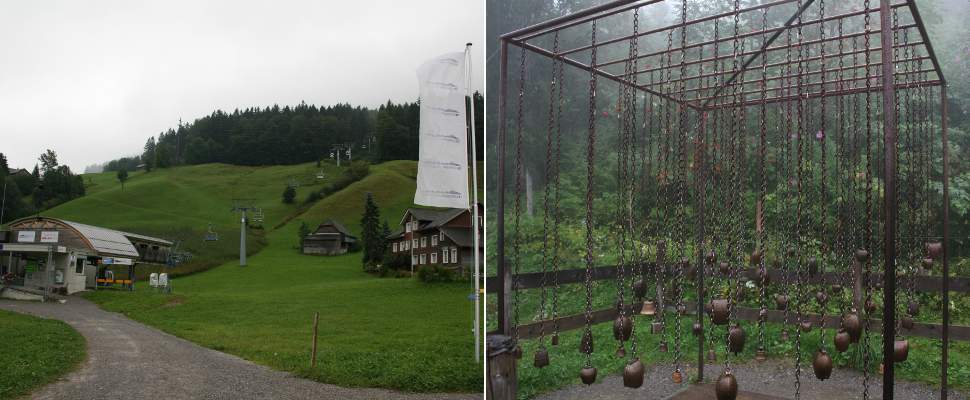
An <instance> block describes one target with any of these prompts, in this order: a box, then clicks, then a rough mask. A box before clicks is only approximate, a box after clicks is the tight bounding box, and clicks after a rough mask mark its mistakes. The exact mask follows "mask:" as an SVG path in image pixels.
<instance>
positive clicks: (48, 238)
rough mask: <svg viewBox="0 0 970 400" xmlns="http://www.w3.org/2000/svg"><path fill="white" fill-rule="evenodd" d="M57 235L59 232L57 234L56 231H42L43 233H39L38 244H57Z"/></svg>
mask: <svg viewBox="0 0 970 400" xmlns="http://www.w3.org/2000/svg"><path fill="white" fill-rule="evenodd" d="M58 233H59V232H57V231H44V232H41V233H40V242H41V243H57V237H58Z"/></svg>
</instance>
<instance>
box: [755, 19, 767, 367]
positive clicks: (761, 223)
mask: <svg viewBox="0 0 970 400" xmlns="http://www.w3.org/2000/svg"><path fill="white" fill-rule="evenodd" d="M761 26H762V32H763V33H762V34H761V43H762V47H764V46H765V45H766V44H767V43H768V9H767V8H764V9H763V10H762V11H761ZM767 101H768V52H767V51H764V52H761V120H760V121H759V126H760V127H761V132H760V133H761V134H760V136H759V138H758V175H759V176H760V179H761V191H760V192H759V193H758V210H759V212H758V213H757V215H756V216H755V218H758V228H759V229H758V249H757V251H758V252H759V253H760V254H761V263H760V265H758V268H759V276H760V277H761V281H760V282H759V285H758V286H760V292H759V296H758V298H759V300H760V306H761V308H760V310H766V307H767V306H766V305H765V296H766V293H765V290H766V286H768V270H767V267H766V265H765V264H766V263H767V259H768V257H767V256H766V255H767V247H768V246H767V244H766V243H765V225H766V224H765V214H766V212H765V208H766V207H765V197H766V194H767V193H768V177H767V175H768V174H767V173H766V171H765V161H766V157H767V150H768V135H767V134H768V125H767V117H768V114H767V113H768V104H767ZM760 310H759V318H758V346H759V350H762V351H763V350H764V349H765V345H766V342H765V324H766V323H767V322H768V321H767V320H766V318H761V317H760V315H761V314H760Z"/></svg>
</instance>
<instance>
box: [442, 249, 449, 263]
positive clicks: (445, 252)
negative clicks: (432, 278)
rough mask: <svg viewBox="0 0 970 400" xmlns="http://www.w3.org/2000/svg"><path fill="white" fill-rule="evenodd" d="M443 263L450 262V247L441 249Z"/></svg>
mask: <svg viewBox="0 0 970 400" xmlns="http://www.w3.org/2000/svg"><path fill="white" fill-rule="evenodd" d="M441 263H442V264H447V263H448V249H445V248H442V249H441Z"/></svg>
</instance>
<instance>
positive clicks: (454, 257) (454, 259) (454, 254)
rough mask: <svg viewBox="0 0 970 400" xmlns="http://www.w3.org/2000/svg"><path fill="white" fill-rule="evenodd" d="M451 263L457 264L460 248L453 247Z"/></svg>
mask: <svg viewBox="0 0 970 400" xmlns="http://www.w3.org/2000/svg"><path fill="white" fill-rule="evenodd" d="M451 262H453V263H457V262H458V248H457V247H452V248H451Z"/></svg>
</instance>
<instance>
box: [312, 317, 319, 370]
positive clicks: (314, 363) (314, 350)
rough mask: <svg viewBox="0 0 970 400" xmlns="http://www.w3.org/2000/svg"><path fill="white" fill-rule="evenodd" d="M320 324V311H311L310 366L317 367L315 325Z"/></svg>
mask: <svg viewBox="0 0 970 400" xmlns="http://www.w3.org/2000/svg"><path fill="white" fill-rule="evenodd" d="M318 326H320V312H319V311H318V312H315V313H313V350H311V351H310V368H316V367H317V327H318Z"/></svg>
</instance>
